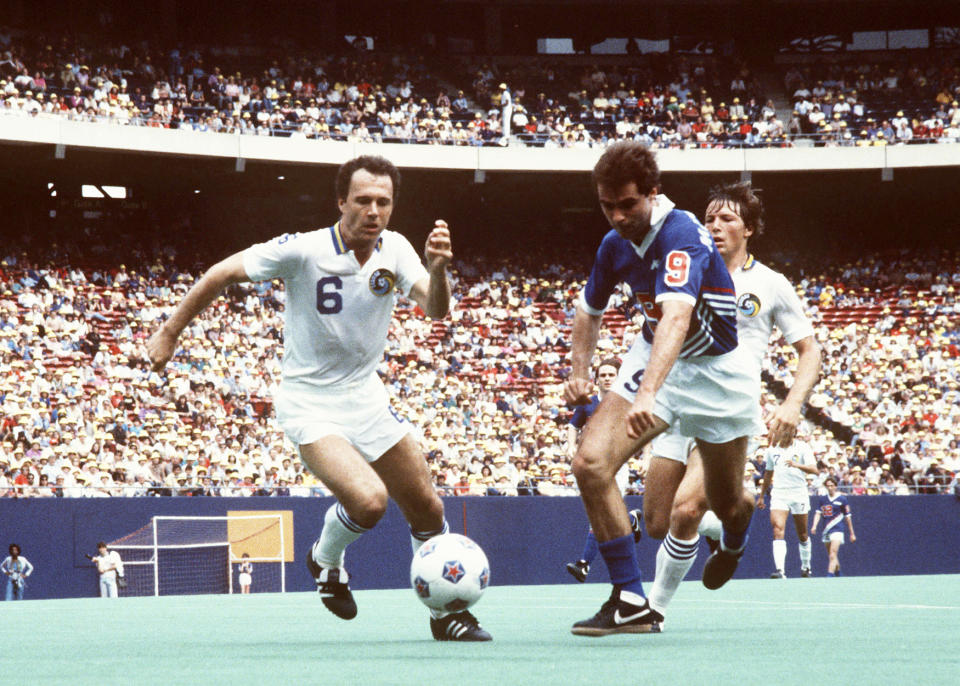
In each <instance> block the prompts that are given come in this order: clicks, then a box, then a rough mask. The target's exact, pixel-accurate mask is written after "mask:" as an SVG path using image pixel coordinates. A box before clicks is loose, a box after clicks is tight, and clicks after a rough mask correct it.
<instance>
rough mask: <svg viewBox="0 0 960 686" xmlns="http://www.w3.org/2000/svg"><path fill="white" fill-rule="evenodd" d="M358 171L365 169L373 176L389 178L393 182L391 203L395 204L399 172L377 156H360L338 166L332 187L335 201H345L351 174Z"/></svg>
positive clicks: (394, 166)
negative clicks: (335, 195) (334, 191)
mask: <svg viewBox="0 0 960 686" xmlns="http://www.w3.org/2000/svg"><path fill="white" fill-rule="evenodd" d="M358 169H365V170H366V171H368V172H370V173H371V174H373V175H374V176H389V177H390V180H391V181H393V202H394V203H396V202H397V195H398V194H399V191H400V170H399V169H397V167H396V165H395V164H394V163H393V162H391V161H390V160H388V159H387V158H385V157H380V156H378V155H361V156H360V157H355V158H353V159H352V160H349V161H347V162H344V163H343V164H341V165H340V169H338V170H337V180H336V184H335V186H334V189H335V190H336V193H337V200H343V199H345V198H346V197H347V195H348V194H349V193H350V181H351V179H353V173H354V172H355V171H357V170H358Z"/></svg>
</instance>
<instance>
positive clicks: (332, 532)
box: [300, 436, 387, 619]
mask: <svg viewBox="0 0 960 686" xmlns="http://www.w3.org/2000/svg"><path fill="white" fill-rule="evenodd" d="M300 456H301V457H302V458H303V461H304V463H305V464H306V465H307V467H308V468H309V469H310V471H311V472H313V473H314V474H315V475H316V476H317V478H318V479H320V481H322V482H323V484H324V485H325V486H326V487H327V488H329V489H330V492H331V493H333V495H334V497H335V498H336V499H337V502H336V503H334V504H333V505H332V506H331V507H330V508H329V509H328V510H327V512H326V514H325V515H324V523H323V530H322V531H321V532H320V538H319V539H317V541H316V542H315V543H314V544H313V546H311V548H310V550H309V551H308V554H307V557H306V560H307V568H308V569H309V570H310V574H311V575H312V576H313V578H314V579H315V580H316V582H317V591H318V592H319V593H320V597H321V598H322V599H323V604H324V605H325V606H326V607H327V609H328V610H330V611H331V612H333V613H334V614H335V615H337V616H338V617H340V618H342V619H353V618H354V617H356V615H357V605H356V603H355V602H354V600H353V594H352V593H351V592H350V588H349V585H348V583H349V576H348V574H347V571H346V569H345V568H344V551H345V550H346V548H347V546H348V545H350V544H351V543H353V542H354V541H355V540H357V539H358V538H360V536H362V535H363V534H364V533H366V532H367V531H369V530H370V529H371V528H373V526H375V525H376V523H377V522H379V521H380V518H381V517H383V513H384V512H386V509H387V488H386V486H385V485H384V483H383V481H382V480H381V479H380V477H379V476H378V475H377V473H376V472H375V471H374V470H373V468H372V467H371V466H370V465H369V464H368V463H367V461H366V460H365V459H364V458H363V456H362V455H360V453H359V452H357V450H356V449H355V448H354V447H353V446H352V445H350V443H349V442H347V440H346V439H344V438H342V437H340V436H325V437H323V438H321V439H320V440H318V441H314V442H313V443H309V444H306V445H301V446H300Z"/></svg>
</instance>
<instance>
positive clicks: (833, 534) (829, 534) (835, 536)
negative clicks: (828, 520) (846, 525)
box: [822, 531, 846, 545]
mask: <svg viewBox="0 0 960 686" xmlns="http://www.w3.org/2000/svg"><path fill="white" fill-rule="evenodd" d="M822 540H823V542H824V543H830V542H831V541H836V542H837V543H839V544H840V545H843V544H844V542H845V541H846V539H845V538H844V537H843V532H842V531H824V532H823V539H822Z"/></svg>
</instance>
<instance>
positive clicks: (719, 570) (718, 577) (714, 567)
mask: <svg viewBox="0 0 960 686" xmlns="http://www.w3.org/2000/svg"><path fill="white" fill-rule="evenodd" d="M741 557H743V551H742V550H741V551H740V552H739V553H731V552H729V551H727V550H724V549H723V547H722V546H721V547H720V548H718V549H717V551H716V552H715V553H713V554H712V555H711V556H710V557H708V558H707V563H706V564H705V565H704V566H703V585H704V586H706V587H707V588H709V589H710V590H711V591H715V590H716V589H718V588H720V587H721V586H723V585H724V584H725V583H727V582H728V581H730V577H732V576H733V573H734V572H735V571H737V565H738V564H740V558H741Z"/></svg>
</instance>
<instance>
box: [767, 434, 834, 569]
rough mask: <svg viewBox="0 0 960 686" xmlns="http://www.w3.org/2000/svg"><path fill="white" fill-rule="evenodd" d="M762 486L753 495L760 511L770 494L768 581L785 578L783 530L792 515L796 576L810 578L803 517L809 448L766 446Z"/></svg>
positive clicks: (811, 464)
mask: <svg viewBox="0 0 960 686" xmlns="http://www.w3.org/2000/svg"><path fill="white" fill-rule="evenodd" d="M763 459H764V470H763V484H762V485H761V487H760V492H759V493H757V509H758V510H762V509H763V508H764V502H763V499H764V497H765V496H766V494H767V493H769V494H770V526H771V527H773V564H774V568H775V569H774V572H773V574H771V575H770V577H771V578H772V579H785V578H786V576H787V575H786V567H785V565H786V561H787V541H786V539H785V537H784V536H785V529H786V526H787V515H788V514H790V515H793V525H794V527H795V528H796V530H797V538H798V539H800V543H799V548H800V574H801V576H805V577H807V576H810V548H811V545H810V536H809V535H808V534H807V524H808V522H807V513H808V512H810V493H809V491H808V490H807V474H810V475H812V476H816V475H817V474H818V473H819V470H818V469H817V458H815V457H814V456H813V450H811V449H810V446H809V444H807V443H806V442H804V441H801V440H800V439H799V438H794V439H793V442H792V443H791V444H790V445H789V446H787V447H786V448H783V447H781V446H769V447H768V448H767V449H766V450H764V451H763Z"/></svg>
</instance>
